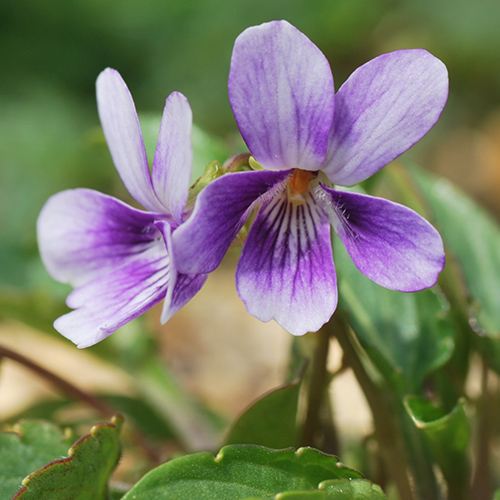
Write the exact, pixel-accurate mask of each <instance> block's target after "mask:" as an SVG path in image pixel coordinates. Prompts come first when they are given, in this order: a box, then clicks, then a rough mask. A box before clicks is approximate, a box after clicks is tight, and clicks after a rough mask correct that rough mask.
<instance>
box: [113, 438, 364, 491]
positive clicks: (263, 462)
mask: <svg viewBox="0 0 500 500" xmlns="http://www.w3.org/2000/svg"><path fill="white" fill-rule="evenodd" d="M361 478H362V476H361V475H360V474H359V472H356V471H354V470H352V469H348V468H347V467H345V466H344V465H342V464H341V463H340V462H339V460H338V459H337V458H336V457H334V456H331V455H326V454H324V453H321V452H320V451H317V450H314V449H312V448H300V449H298V450H294V449H285V450H271V449H269V448H264V447H262V446H252V445H239V446H238V445H232V446H225V447H224V448H222V449H221V451H220V452H219V453H218V454H217V456H216V457H214V456H213V455H212V454H210V453H205V452H204V453H197V454H195V455H188V456H185V457H181V458H178V459H175V460H172V461H170V462H167V463H166V464H163V465H161V466H160V467H157V468H156V469H153V470H152V471H151V472H149V473H148V474H146V475H145V476H144V477H143V478H142V479H141V480H140V481H139V482H138V483H137V484H136V485H135V486H134V487H133V488H132V489H131V490H129V492H128V493H127V494H126V495H125V496H124V497H123V500H150V499H152V498H154V499H155V500H170V499H172V500H174V499H175V500H183V499H186V500H187V499H190V500H191V499H193V498H203V499H204V500H212V499H213V500H224V499H228V500H229V499H231V500H244V499H248V498H259V499H260V498H268V499H271V498H273V497H274V496H275V495H277V494H278V493H283V492H287V491H306V492H307V491H308V490H309V491H314V490H317V489H318V487H319V485H320V483H322V482H323V481H326V480H330V479H361ZM307 498H310V497H307ZM312 498H316V497H314V496H313V497H312ZM320 498H321V497H320Z"/></svg>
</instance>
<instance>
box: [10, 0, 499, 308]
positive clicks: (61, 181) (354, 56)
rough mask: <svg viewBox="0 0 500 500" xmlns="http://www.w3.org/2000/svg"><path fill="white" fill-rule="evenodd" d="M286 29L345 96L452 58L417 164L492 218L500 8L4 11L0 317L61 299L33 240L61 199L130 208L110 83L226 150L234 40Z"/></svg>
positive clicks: (240, 6) (327, 4) (320, 1)
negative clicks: (112, 136)
mask: <svg viewBox="0 0 500 500" xmlns="http://www.w3.org/2000/svg"><path fill="white" fill-rule="evenodd" d="M281 18H284V19H287V20H288V21H290V22H291V23H292V24H294V25H295V26H297V27H298V28H299V29H300V30H302V31H303V32H304V33H306V34H307V35H308V36H309V37H310V38H311V39H312V40H313V41H314V42H315V43H316V44H317V45H318V46H319V47H320V48H321V50H323V52H324V53H325V54H326V55H327V57H328V58H329V60H330V62H331V65H332V67H333V71H334V76H335V79H336V85H337V87H338V86H339V85H340V84H341V83H342V82H343V81H344V80H345V78H346V77H347V76H348V75H349V74H350V73H351V71H352V70H354V69H355V68H356V67H357V66H359V65H360V64H362V63H364V62H366V61H367V60H368V59H370V58H372V57H374V56H376V55H378V54H380V53H383V52H387V51H390V50H396V49H401V48H409V47H423V48H426V49H428V50H429V51H431V52H432V53H434V54H435V55H436V56H438V57H439V58H441V59H442V60H443V61H444V62H445V63H446V65H447V66H448V68H449V71H450V80H451V94H450V99H449V102H448V105H447V107H446V110H445V112H444V114H443V117H442V119H441V121H440V122H439V124H438V126H437V127H436V128H435V129H434V130H433V132H432V133H431V134H430V136H429V137H427V138H426V139H425V140H424V141H423V142H422V143H421V144H419V145H418V146H417V147H416V148H414V150H412V152H411V153H410V154H411V155H413V157H416V158H417V159H418V160H419V161H420V162H422V163H424V164H425V165H426V166H431V167H433V168H435V169H436V170H438V171H442V172H444V173H445V174H450V176H451V177H453V176H455V177H456V178H457V179H458V181H459V182H461V183H462V184H463V185H464V186H465V187H469V188H471V189H470V190H471V191H472V192H473V194H475V195H476V196H479V197H481V199H482V201H484V202H485V203H487V204H489V205H490V208H495V202H494V200H495V197H496V194H494V195H493V194H492V195H491V199H490V197H489V194H488V193H490V191H491V190H494V187H496V186H498V184H499V179H500V175H499V174H497V170H499V169H500V166H499V157H500V153H499V152H498V151H497V150H496V149H495V143H497V141H496V139H499V141H498V142H500V133H499V132H498V130H499V129H500V125H498V123H500V120H498V116H499V113H500V112H499V105H500V30H499V29H498V26H499V22H500V2H498V1H497V0H479V1H475V2H471V1H470V0H399V1H398V0H393V1H391V0H308V1H307V2H306V1H305V0H212V1H210V2H209V1H205V0H142V1H132V0H40V1H32V0H3V1H2V2H0V61H1V70H0V71H1V73H0V74H1V78H0V200H1V204H2V207H1V211H0V230H1V233H0V234H1V237H0V282H1V289H0V290H1V295H2V297H3V299H5V300H3V302H2V304H3V305H2V307H1V308H0V313H2V314H4V315H7V316H9V315H14V316H15V314H16V313H15V311H16V308H15V306H16V304H17V302H16V300H17V299H19V300H21V299H22V298H23V297H25V296H26V295H25V293H26V292H29V293H33V291H34V290H39V291H43V290H46V289H47V288H46V287H54V286H55V284H53V283H52V280H50V278H48V276H47V275H46V273H45V271H44V270H43V267H42V266H41V263H40V261H39V258H38V255H37V248H36V234H35V223H36V217H37V214H38V213H39V211H40V209H41V207H42V205H43V203H44V202H45V200H46V199H47V198H48V197H49V196H50V195H52V194H53V193H55V192H57V191H59V190H62V189H67V188H73V187H77V186H80V187H90V188H95V189H99V190H101V191H104V192H106V193H109V194H113V195H116V196H120V197H125V199H128V195H127V193H126V192H125V191H124V189H123V188H122V186H121V184H120V181H119V179H118V176H117V175H116V172H115V170H114V169H113V166H112V163H111V160H110V157H109V153H108V151H107V148H106V145H105V144H104V142H103V140H102V135H101V132H100V128H99V122H98V117H97V112H96V105H95V90H94V82H95V80H96V77H97V75H98V74H99V72H100V71H102V70H103V69H104V68H105V67H107V66H111V67H114V68H116V69H118V70H119V71H120V73H121V74H122V76H123V77H124V79H125V81H126V82H127V84H128V85H129V87H130V89H131V91H132V94H133V96H134V99H135V102H136V105H137V108H138V110H139V111H140V112H154V113H156V114H158V115H159V113H160V112H161V109H162V107H163V102H164V99H165V98H166V96H167V95H168V94H169V93H170V92H172V91H173V90H179V91H181V92H183V93H184V94H185V95H186V96H187V97H188V99H189V101H190V103H191V105H192V108H193V112H194V120H195V123H197V124H198V125H199V126H201V127H202V128H203V129H205V130H207V131H209V132H211V133H214V134H217V135H220V136H221V137H226V136H227V135H228V134H231V133H234V132H235V124H234V121H233V118H232V114H231V110H230V108H229V104H228V100H227V90H226V84H227V74H228V68H229V60H230V55H231V50H232V45H233V42H234V39H235V37H236V36H237V35H238V34H239V33H240V32H241V31H242V30H243V29H245V28H246V27H248V26H250V25H254V24H259V23H261V22H264V21H268V20H272V19H281ZM478 138H479V139H478ZM485 138H486V139H487V141H486V143H485V142H484V139H485ZM477 140H479V142H477ZM481 140H482V141H483V142H481ZM468 141H469V142H468ZM481 144H483V146H481ZM484 144H486V145H484ZM457 145H458V146H457ZM461 148H462V149H463V148H465V150H464V151H463V150H462V149H461ZM478 148H479V152H478V151H477V149H478ZM484 151H487V155H486V157H485V153H484ZM497 153H498V154H497ZM477 154H478V155H479V159H477V158H476V156H475V155H477ZM211 159H212V158H207V159H206V161H207V162H208V161H209V160H211ZM481 162H486V167H484V165H483V166H482V165H481V164H480V163H481ZM497 167H498V168H497ZM481 169H482V170H481ZM485 169H486V173H484V170H485ZM483 177H484V179H483ZM492 177H493V180H492ZM485 186H486V187H485ZM482 190H485V191H484V192H483V191H482ZM484 193H486V194H484ZM490 194H491V193H490ZM41 293H43V292H41ZM61 296H62V292H61ZM16 297H17V299H16ZM23 300H24V299H23Z"/></svg>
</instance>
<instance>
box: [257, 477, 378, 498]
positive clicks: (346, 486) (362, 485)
mask: <svg viewBox="0 0 500 500" xmlns="http://www.w3.org/2000/svg"><path fill="white" fill-rule="evenodd" d="M274 499H275V500H386V496H385V494H384V492H383V491H382V489H381V488H380V486H377V485H376V484H373V483H372V482H371V481H368V480H367V479H334V480H331V481H324V482H323V483H321V484H320V485H319V489H318V490H315V491H290V492H285V493H280V494H278V495H276V496H275V497H274ZM247 500H255V499H247Z"/></svg>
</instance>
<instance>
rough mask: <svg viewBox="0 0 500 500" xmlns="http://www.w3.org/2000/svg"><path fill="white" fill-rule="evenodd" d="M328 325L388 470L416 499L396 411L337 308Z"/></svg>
mask: <svg viewBox="0 0 500 500" xmlns="http://www.w3.org/2000/svg"><path fill="white" fill-rule="evenodd" d="M326 328H327V329H329V330H331V332H332V333H333V332H335V336H336V338H337V340H338V342H339V344H340V346H341V347H342V350H343V351H344V355H345V356H346V358H347V359H348V361H349V365H350V367H351V368H352V370H353V372H354V375H355V376H356V379H357V380H358V383H359V385H360V387H361V389H362V391H363V393H364V395H365V398H366V401H367V403H368V405H369V406H370V409H371V412H372V417H373V423H374V426H375V434H376V436H377V439H378V442H379V444H380V449H381V451H382V454H383V459H384V461H385V463H386V466H387V470H388V471H390V472H391V477H392V478H393V480H394V482H395V483H396V486H397V488H398V491H399V495H400V497H401V500H414V499H415V496H414V494H413V490H412V487H411V484H410V479H409V476H408V471H409V464H408V457H407V455H406V453H405V450H404V447H403V442H402V437H401V431H399V432H398V429H399V427H398V422H396V421H395V419H394V415H393V412H392V411H391V409H390V408H389V405H388V403H387V401H386V399H385V398H384V396H383V394H382V392H381V391H380V389H379V387H378V386H377V385H376V384H375V383H374V382H373V381H372V379H371V378H370V376H369V375H368V374H367V372H366V369H365V367H364V366H363V363H362V362H361V359H360V357H359V355H358V352H357V350H356V348H355V347H354V345H353V343H354V339H353V336H352V334H351V332H350V330H349V327H348V325H347V324H346V323H345V322H344V320H343V318H342V317H341V316H340V314H339V313H338V312H337V313H336V314H334V316H333V318H332V320H330V322H329V323H328V324H327V325H326ZM432 498H433V497H427V498H426V499H425V500H431V499H432ZM422 500H423V498H422Z"/></svg>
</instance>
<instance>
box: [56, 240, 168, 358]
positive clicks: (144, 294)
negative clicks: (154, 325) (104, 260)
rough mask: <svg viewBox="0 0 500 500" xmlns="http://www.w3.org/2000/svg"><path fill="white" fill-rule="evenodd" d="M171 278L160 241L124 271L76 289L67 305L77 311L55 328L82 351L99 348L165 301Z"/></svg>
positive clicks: (59, 320)
mask: <svg viewBox="0 0 500 500" xmlns="http://www.w3.org/2000/svg"><path fill="white" fill-rule="evenodd" d="M170 276H171V269H170V263H169V258H168V254H167V250H166V247H165V244H164V243H163V242H162V241H158V242H157V243H156V244H153V245H151V246H150V247H149V248H148V249H147V250H145V251H143V252H141V253H139V254H137V256H136V258H135V259H134V260H131V261H129V262H127V263H126V264H125V265H123V266H122V267H117V268H115V269H108V272H105V273H104V274H102V275H100V276H98V277H96V278H94V279H93V280H91V281H89V282H88V283H86V284H85V285H83V286H81V287H79V288H76V289H75V290H74V291H73V292H72V293H71V294H70V295H69V296H68V299H67V301H66V302H67V304H68V306H69V307H71V308H73V309H75V310H74V311H72V312H70V313H68V314H66V315H64V316H61V317H60V318H58V319H57V320H56V321H55V323H54V327H55V329H56V330H57V331H58V332H59V333H61V334H62V335H64V336H65V337H66V338H68V339H70V340H71V341H72V342H74V343H75V344H77V346H78V347H80V348H83V347H88V346H91V345H93V344H96V343H97V342H100V341H101V340H103V339H105V338H106V337H108V336H109V335H111V334H112V333H113V332H115V331H116V330H117V329H118V328H120V327H121V326H123V325H124V324H125V323H128V322H129V321H131V320H133V319H134V318H136V317H137V316H140V315H141V314H142V313H144V312H145V311H146V310H147V309H149V308H151V307H152V306H153V305H154V304H156V303H157V302H159V301H160V300H161V299H163V297H164V296H165V294H166V293H167V289H168V285H169V281H170Z"/></svg>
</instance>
